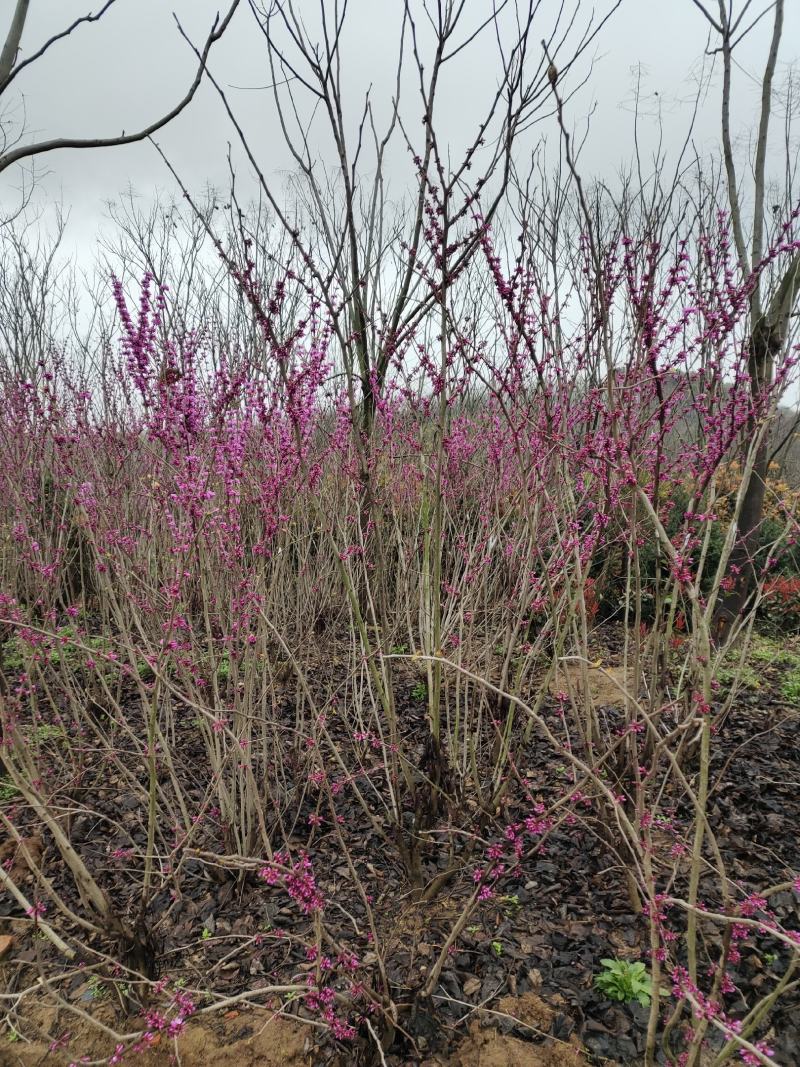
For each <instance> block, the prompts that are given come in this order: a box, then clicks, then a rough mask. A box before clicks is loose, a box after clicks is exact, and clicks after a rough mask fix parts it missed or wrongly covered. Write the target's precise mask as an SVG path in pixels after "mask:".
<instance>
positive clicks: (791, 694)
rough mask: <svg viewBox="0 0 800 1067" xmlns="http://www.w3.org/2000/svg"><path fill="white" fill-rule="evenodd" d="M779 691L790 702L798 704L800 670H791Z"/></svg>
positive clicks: (799, 700)
mask: <svg viewBox="0 0 800 1067" xmlns="http://www.w3.org/2000/svg"><path fill="white" fill-rule="evenodd" d="M781 692H782V693H783V695H784V697H785V698H786V700H788V701H789V703H790V704H800V671H792V673H791V674H790V675H789V677H788V678H787V679H786V680H785V681H784V683H783V685H782V686H781Z"/></svg>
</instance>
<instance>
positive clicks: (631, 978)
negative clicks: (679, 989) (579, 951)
mask: <svg viewBox="0 0 800 1067" xmlns="http://www.w3.org/2000/svg"><path fill="white" fill-rule="evenodd" d="M600 963H601V964H602V966H603V970H602V971H601V972H600V974H598V975H595V979H594V984H595V985H596V986H597V988H598V989H599V990H600V992H601V993H604V994H605V996H607V997H608V999H609V1000H621V1001H623V1002H624V1003H625V1004H631V1003H632V1002H633V1001H636V1002H637V1003H638V1004H641V1005H642V1007H643V1008H646V1007H648V1005H649V1004H650V1001H651V1000H652V998H653V979H652V978H651V977H650V974H649V973H648V970H647V967H646V966H645V965H644V964H643V963H639V962H637V963H629V962H628V961H627V960H600ZM660 994H661V996H662V997H666V996H669V993H667V991H666V990H663V989H662V990H661V991H660Z"/></svg>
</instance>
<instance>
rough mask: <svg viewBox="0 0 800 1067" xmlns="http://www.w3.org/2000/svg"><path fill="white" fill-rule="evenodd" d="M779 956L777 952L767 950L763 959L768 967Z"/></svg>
mask: <svg viewBox="0 0 800 1067" xmlns="http://www.w3.org/2000/svg"><path fill="white" fill-rule="evenodd" d="M777 958H778V956H777V953H775V952H765V953H764V955H763V960H764V963H766V965H767V967H771V966H772V965H773V963H774V962H775V960H776V959H777Z"/></svg>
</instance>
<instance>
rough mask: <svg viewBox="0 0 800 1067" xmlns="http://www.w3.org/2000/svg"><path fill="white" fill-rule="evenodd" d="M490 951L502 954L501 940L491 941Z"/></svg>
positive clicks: (496, 954)
mask: <svg viewBox="0 0 800 1067" xmlns="http://www.w3.org/2000/svg"><path fill="white" fill-rule="evenodd" d="M492 952H493V953H494V954H495V956H502V955H503V943H502V941H492Z"/></svg>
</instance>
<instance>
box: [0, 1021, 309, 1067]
mask: <svg viewBox="0 0 800 1067" xmlns="http://www.w3.org/2000/svg"><path fill="white" fill-rule="evenodd" d="M75 1022H77V1025H72V1022H69V1023H68V1025H67V1028H68V1029H69V1032H70V1039H69V1044H68V1046H67V1047H66V1048H63V1047H62V1048H58V1049H56V1048H53V1047H52V1046H50V1045H48V1044H47V1043H45V1042H35V1043H33V1044H23V1043H21V1042H15V1043H13V1044H10V1043H7V1042H6V1041H4V1042H3V1045H0V1064H2V1065H3V1067H6V1065H7V1067H35V1065H38V1064H42V1063H46V1064H47V1065H48V1067H50V1065H52V1067H67V1065H68V1064H70V1063H74V1062H75V1061H76V1060H78V1062H80V1057H81V1056H89V1057H90V1058H91V1059H101V1061H102V1060H104V1059H105V1058H107V1057H109V1056H111V1055H112V1053H113V1052H114V1043H113V1040H112V1039H110V1038H109V1037H107V1036H105V1035H104V1034H101V1033H99V1032H98V1030H97V1029H96V1028H95V1027H92V1026H85V1025H82V1024H81V1023H80V1022H79V1021H78V1020H75ZM57 1029H58V1028H57V1027H54V1028H53V1029H52V1030H51V1033H54V1032H57ZM62 1029H63V1028H62ZM311 1036H312V1034H311V1031H310V1030H309V1029H308V1027H304V1026H301V1025H300V1024H298V1023H292V1022H289V1021H287V1020H286V1019H282V1018H280V1017H276V1016H274V1015H272V1013H270V1012H258V1013H248V1014H242V1015H239V1016H237V1017H236V1018H234V1019H230V1018H216V1019H193V1020H191V1021H190V1022H189V1024H188V1025H187V1027H186V1029H185V1031H184V1032H183V1033H182V1034H181V1036H180V1037H179V1038H178V1040H177V1053H178V1056H176V1055H175V1052H176V1043H175V1042H174V1041H172V1040H168V1039H166V1038H164V1039H162V1040H158V1039H157V1042H158V1043H157V1044H156V1045H154V1046H153V1047H151V1048H149V1049H148V1050H147V1051H146V1052H142V1053H138V1054H131V1055H130V1056H126V1057H125V1059H124V1060H123V1063H127V1062H128V1060H130V1061H131V1063H135V1064H136V1065H137V1067H174V1065H175V1064H176V1063H180V1064H181V1067H212V1065H213V1067H310V1064H311V1057H310V1055H309V1054H308V1053H307V1051H306V1050H307V1048H308V1044H309V1038H310V1037H311ZM51 1049H52V1050H51Z"/></svg>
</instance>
